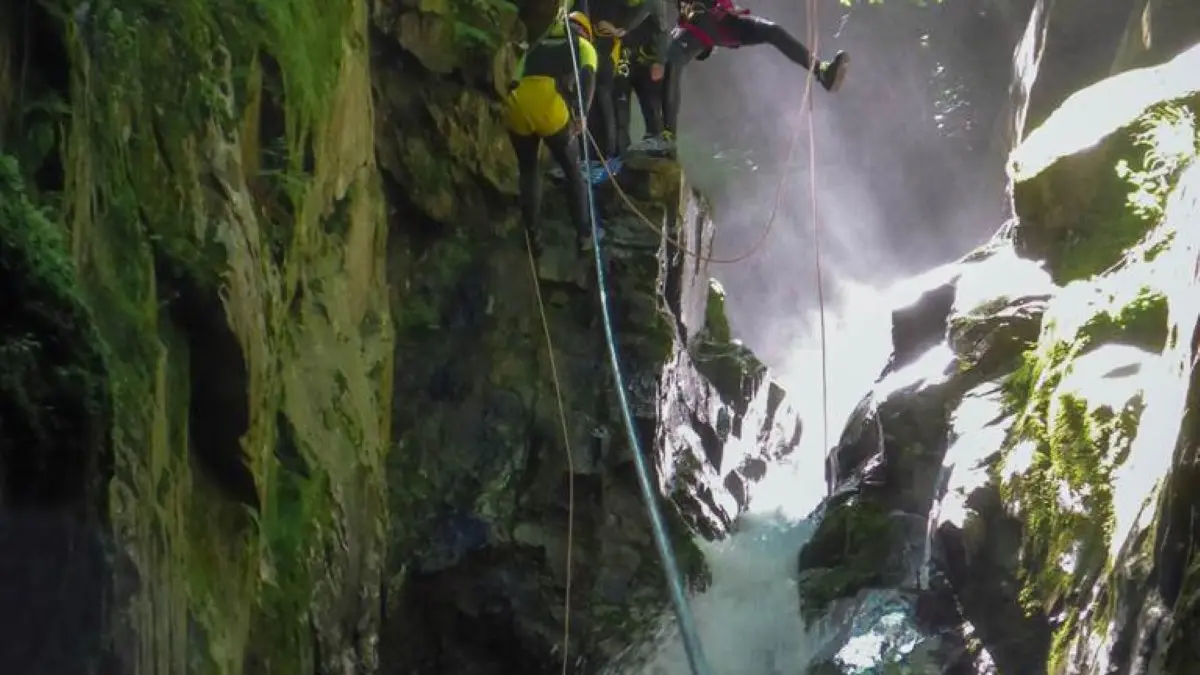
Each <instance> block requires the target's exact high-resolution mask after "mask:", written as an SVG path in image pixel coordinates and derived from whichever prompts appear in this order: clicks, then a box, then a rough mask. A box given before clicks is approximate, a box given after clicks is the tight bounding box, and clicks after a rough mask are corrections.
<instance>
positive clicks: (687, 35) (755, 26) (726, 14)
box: [661, 0, 850, 155]
mask: <svg viewBox="0 0 1200 675" xmlns="http://www.w3.org/2000/svg"><path fill="white" fill-rule="evenodd" d="M762 44H769V45H771V46H772V47H774V48H775V49H776V50H778V51H779V52H780V53H781V54H783V55H784V56H786V57H787V58H788V59H789V60H791V61H792V63H795V64H796V65H798V66H800V67H801V68H803V69H804V70H805V71H806V75H805V76H806V77H807V72H809V71H811V72H812V73H813V75H814V76H815V79H816V80H817V82H819V83H820V84H821V86H822V87H824V88H825V90H826V91H829V92H836V91H837V90H838V88H839V87H840V86H841V84H842V79H843V78H844V77H845V76H846V67H847V65H849V63H850V57H849V56H847V55H846V53H845V52H838V53H837V54H836V55H834V57H833V59H832V60H831V61H821V60H819V59H817V58H815V57H814V56H813V55H812V54H811V53H810V52H809V51H808V47H805V46H804V44H803V43H801V42H800V41H799V40H798V39H796V37H795V36H793V35H792V34H791V33H789V32H788V31H787V30H786V29H785V28H783V27H782V26H780V25H779V24H777V23H775V22H774V21H771V20H769V19H764V18H763V17H760V16H756V15H754V14H751V13H750V10H748V9H743V8H741V7H738V6H737V5H736V4H734V2H733V0H697V1H696V2H691V3H685V4H682V5H681V6H680V11H679V23H678V25H676V26H675V29H674V30H673V31H671V43H670V46H669V47H668V48H667V69H666V78H665V79H666V82H665V85H664V87H665V89H666V104H665V106H664V111H663V127H664V128H663V137H662V139H661V146H662V147H663V149H664V150H665V151H667V152H669V153H670V154H672V155H673V154H674V151H675V129H676V124H677V123H678V121H679V106H680V97H681V89H682V85H683V69H684V68H685V67H686V66H687V65H688V64H689V63H691V62H692V60H693V59H696V60H700V61H703V60H704V59H707V58H708V57H709V56H710V55H711V54H712V52H713V50H714V49H716V48H717V47H726V48H730V49H736V48H738V47H748V46H752V45H762Z"/></svg>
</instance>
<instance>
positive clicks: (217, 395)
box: [155, 255, 259, 510]
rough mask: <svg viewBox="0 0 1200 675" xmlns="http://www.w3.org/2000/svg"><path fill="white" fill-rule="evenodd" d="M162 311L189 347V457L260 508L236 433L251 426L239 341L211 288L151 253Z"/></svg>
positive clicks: (225, 490) (234, 495) (242, 499)
mask: <svg viewBox="0 0 1200 675" xmlns="http://www.w3.org/2000/svg"><path fill="white" fill-rule="evenodd" d="M155 272H156V274H157V276H158V281H159V286H160V288H161V289H163V291H164V296H165V297H169V298H171V300H170V301H169V302H168V303H167V314H168V316H169V317H170V320H171V322H172V323H174V324H175V325H176V326H177V327H178V328H179V329H180V331H181V332H182V334H183V336H184V338H185V340H186V342H187V352H188V355H187V356H188V373H189V392H188V446H189V452H190V456H191V458H192V459H193V460H194V462H195V463H196V465H197V466H199V467H200V468H201V469H202V471H203V473H204V474H206V475H207V476H208V477H209V478H211V479H212V480H213V482H215V483H216V485H217V486H218V487H219V488H220V490H221V491H222V492H223V493H224V494H226V495H227V496H228V497H229V498H230V499H233V500H236V501H238V502H240V503H242V504H246V505H248V506H250V507H252V508H254V509H255V510H257V509H258V508H259V499H258V490H257V487H256V484H255V481H254V475H253V474H252V473H251V472H250V469H249V467H247V465H246V458H245V455H244V453H243V452H242V445H241V438H242V436H243V435H244V434H245V433H246V431H247V429H248V428H249V426H250V407H249V400H248V397H249V387H248V375H247V372H246V360H245V357H244V356H243V354H242V347H241V344H240V343H239V342H238V339H237V336H236V335H234V333H233V330H232V329H231V328H230V327H229V323H228V321H227V319H226V317H225V307H224V304H223V302H222V301H221V297H220V294H219V293H218V292H217V290H216V289H204V288H202V287H200V286H199V285H198V284H196V282H195V280H194V279H192V278H191V277H190V276H189V275H186V274H182V273H179V272H178V271H176V270H175V269H173V266H172V265H171V264H170V263H169V262H168V261H166V260H165V259H164V256H161V255H160V256H156V259H155Z"/></svg>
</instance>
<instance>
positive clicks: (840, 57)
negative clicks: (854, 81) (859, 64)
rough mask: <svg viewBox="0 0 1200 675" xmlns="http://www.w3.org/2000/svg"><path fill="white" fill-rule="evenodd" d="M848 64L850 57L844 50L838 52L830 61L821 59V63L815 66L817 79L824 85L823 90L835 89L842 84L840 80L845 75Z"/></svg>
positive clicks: (830, 90) (833, 90)
mask: <svg viewBox="0 0 1200 675" xmlns="http://www.w3.org/2000/svg"><path fill="white" fill-rule="evenodd" d="M849 64H850V57H849V56H848V55H847V54H846V52H838V53H837V54H836V55H834V57H833V60H832V61H822V62H821V65H819V66H817V81H819V82H820V83H821V86H822V87H825V91H828V92H835V91H837V90H838V88H839V87H841V86H842V80H843V79H845V77H846V66H848V65H849Z"/></svg>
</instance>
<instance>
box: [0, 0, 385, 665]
mask: <svg viewBox="0 0 1200 675" xmlns="http://www.w3.org/2000/svg"><path fill="white" fill-rule="evenodd" d="M23 8H24V10H23V11H26V12H28V13H29V16H28V17H26V18H28V19H29V21H30V22H31V25H33V26H36V27H37V29H36V30H37V33H36V40H35V42H36V45H37V47H36V52H37V53H38V54H41V55H43V56H44V57H45V58H40V59H37V60H35V61H31V62H30V63H29V64H26V65H28V66H29V67H30V68H31V69H35V70H36V69H39V68H41V69H45V70H46V72H40V73H38V74H37V75H38V78H37V79H38V80H39V81H43V82H59V83H61V87H62V91H57V92H56V94H57V95H58V96H59V97H60V100H69V101H71V102H72V104H73V105H72V107H71V108H70V109H69V111H67V110H61V111H58V113H57V114H58V115H59V116H58V117H56V118H55V123H56V128H59V129H61V130H62V133H61V134H60V135H58V136H56V146H55V147H54V152H53V153H51V156H52V157H54V158H56V160H60V161H47V162H45V163H44V164H45V166H43V167H42V168H41V169H39V170H36V171H35V170H34V169H35V168H34V167H29V168H28V170H27V171H26V173H28V174H30V175H31V176H32V177H33V179H34V180H36V181H37V187H38V190H36V191H34V190H30V193H31V195H32V194H34V193H35V192H36V196H37V198H38V199H39V201H40V202H41V203H45V204H56V205H58V208H57V209H56V212H55V213H54V219H55V220H61V222H60V223H56V224H55V226H54V227H55V228H56V229H58V230H59V231H61V232H63V233H66V234H67V235H68V236H67V239H68V242H67V243H66V244H65V247H64V253H63V255H65V256H66V258H65V259H68V260H70V259H73V263H74V265H75V268H76V269H77V271H78V277H79V287H78V291H77V298H78V300H79V302H80V303H81V306H83V307H86V308H87V313H86V314H85V313H78V314H72V315H65V317H66V318H64V319H63V320H62V322H61V324H62V325H63V326H67V325H74V326H75V327H76V330H77V331H83V330H85V328H86V327H87V326H89V325H92V324H93V322H94V326H95V340H92V341H91V342H89V341H88V340H87V339H86V337H87V336H86V335H83V334H80V335H78V336H77V340H76V342H77V344H73V345H72V348H73V349H75V350H77V353H79V354H85V353H86V352H87V350H88V349H89V345H91V344H96V345H99V344H103V349H102V351H101V352H98V353H103V354H104V355H105V357H106V358H105V360H104V363H105V365H106V368H107V378H106V380H107V381H106V382H105V383H102V384H101V385H100V386H101V387H102V388H105V387H106V388H105V389H104V391H105V393H106V395H107V394H111V415H110V419H109V421H108V422H106V423H105V424H106V426H105V430H104V431H103V432H100V433H101V434H102V436H103V440H104V441H105V442H106V443H109V444H111V447H112V458H111V469H105V470H104V471H98V470H97V471H93V472H92V474H91V477H90V479H91V480H95V481H97V482H98V483H99V484H100V485H98V486H97V488H96V490H95V491H96V492H97V493H98V494H99V495H102V497H103V498H104V501H105V503H106V504H107V508H106V513H105V514H104V516H105V517H106V518H107V520H108V521H109V523H110V524H111V528H112V531H113V537H114V539H115V541H116V544H117V546H118V547H119V548H120V549H121V552H122V553H123V554H124V555H126V556H127V557H128V558H129V559H130V560H131V561H132V563H133V565H134V566H135V569H136V577H137V579H138V582H139V583H138V584H136V586H135V588H133V589H131V594H132V597H122V598H120V599H119V600H118V601H116V602H115V603H114V606H113V607H112V611H113V613H114V616H115V617H116V618H117V619H118V625H119V626H121V627H122V630H117V631H114V635H112V636H111V639H112V641H113V643H114V646H113V649H114V652H116V654H117V660H118V661H119V663H114V664H112V667H113V668H116V669H117V670H120V671H121V672H141V673H151V672H153V673H158V672H181V671H183V670H187V671H189V672H196V673H212V674H224V673H234V672H242V671H243V670H255V669H260V670H269V671H272V672H306V671H312V670H314V669H331V668H333V665H331V664H332V663H333V661H335V660H340V659H342V658H343V655H345V654H354V655H355V657H356V658H358V659H360V660H361V662H363V663H370V662H372V661H373V660H374V656H373V651H374V646H373V638H372V634H373V633H374V632H375V627H374V623H375V621H376V619H375V616H377V609H371V608H374V607H376V606H377V604H378V603H377V602H374V603H373V602H371V601H370V600H365V601H364V599H367V598H372V597H377V596H378V593H379V589H378V583H377V581H375V580H376V579H377V578H378V576H379V574H378V570H377V567H378V562H377V561H378V560H379V559H380V558H381V556H382V543H383V541H382V536H381V532H382V529H383V525H382V524H383V523H384V522H386V518H387V514H386V511H385V510H384V508H383V503H382V499H381V495H382V488H383V484H382V472H381V471H380V470H379V467H380V464H381V459H382V454H383V451H384V449H385V448H386V445H387V443H386V436H387V433H388V431H387V429H388V424H387V419H386V414H387V408H388V407H389V405H388V403H390V402H389V401H387V396H388V393H387V392H388V390H389V389H390V384H389V380H390V376H391V374H390V357H391V347H390V340H391V328H390V323H389V321H388V319H387V312H386V290H385V286H384V279H383V275H382V271H383V266H382V252H383V251H382V245H381V244H382V241H383V239H382V237H378V236H377V235H378V233H379V232H380V231H381V229H380V228H379V226H380V225H381V224H382V221H381V218H380V216H381V213H382V203H381V201H380V199H379V196H378V177H377V175H376V174H375V173H374V169H373V161H374V148H373V137H372V130H371V128H370V127H371V124H370V122H371V114H370V82H369V79H368V71H367V68H366V52H365V47H366V36H365V34H364V32H363V29H364V28H365V24H366V22H365V16H366V14H365V12H366V8H365V6H364V4H363V3H361V2H349V3H346V2H319V3H311V2H292V1H290V0H285V1H284V2H257V1H255V2H249V3H236V2H225V1H223V0H216V1H212V2H199V1H189V2H179V3H170V2H159V1H158V0H136V1H133V2H111V1H104V0H102V1H100V2H92V3H87V4H86V5H81V6H79V7H74V6H72V7H70V8H66V7H62V6H59V3H50V2H46V3H26V5H23ZM14 16H19V13H18V14H15V15H14ZM12 18H13V16H9V15H8V14H5V16H3V17H0V20H3V21H4V23H5V25H6V26H7V25H22V21H23V20H24V19H19V18H18V19H15V20H14V21H8V19H12ZM7 47H8V45H7V44H4V45H3V47H2V48H3V49H5V51H6V53H7ZM51 69H53V72H50V70H51ZM57 69H61V71H59V70H57ZM5 72H7V71H5ZM0 79H3V77H2V76H0ZM31 91H33V90H31ZM38 95H39V96H40V95H42V94H41V93H39V94H38ZM66 112H69V113H70V114H69V115H66V114H65V113H66ZM27 121H28V120H24V122H27ZM46 166H57V168H58V169H60V170H61V175H60V176H58V179H57V180H55V179H54V176H53V173H54V172H53V171H49V170H48V169H46V168H45V167H46ZM5 203H6V204H7V203H8V200H7V199H6V200H5ZM30 278H31V279H32V278H33V277H30ZM89 314H90V317H94V320H93V319H90V318H89V316H88V315H89ZM14 372H15V371H14ZM44 372H50V371H44ZM99 372H101V373H103V372H104V371H99ZM105 405H106V404H105ZM63 409H64V410H65V409H66V408H63ZM105 414H107V413H105ZM62 428H63V429H65V428H66V426H65V424H64V425H62ZM79 447H80V448H83V447H84V446H82V445H80V446H79ZM110 479H111V480H110ZM360 603H362V604H360ZM364 607H366V608H368V609H364ZM350 625H355V626H358V628H357V629H356V630H355V631H348V630H346V629H345V627H346V626H350Z"/></svg>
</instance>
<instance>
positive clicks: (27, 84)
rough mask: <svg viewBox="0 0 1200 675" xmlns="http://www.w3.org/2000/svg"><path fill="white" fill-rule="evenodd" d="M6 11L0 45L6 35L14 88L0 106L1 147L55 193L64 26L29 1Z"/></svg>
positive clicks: (59, 173) (65, 64) (65, 74)
mask: <svg viewBox="0 0 1200 675" xmlns="http://www.w3.org/2000/svg"><path fill="white" fill-rule="evenodd" d="M7 14H8V17H7V18H8V19H14V20H15V21H14V22H13V24H11V25H10V26H8V27H5V28H0V48H3V47H2V45H3V41H4V40H5V39H7V41H9V55H8V61H9V64H10V65H9V66H8V68H9V69H10V70H9V76H10V77H11V78H12V79H11V85H12V86H13V87H14V88H15V91H14V92H12V98H11V100H10V101H8V104H9V105H10V106H11V110H5V111H0V146H3V147H5V148H9V147H11V148H12V150H11V152H13V154H15V155H17V158H18V160H19V161H20V162H21V165H22V168H23V169H24V170H25V172H26V174H27V175H28V176H29V177H30V179H31V181H32V184H33V187H35V188H36V189H37V190H38V191H40V192H60V191H62V189H63V186H64V183H65V176H66V172H65V169H64V167H63V163H62V156H61V153H60V152H59V149H60V146H61V144H62V141H63V139H62V137H61V134H62V130H63V128H64V126H63V125H62V124H61V122H62V121H63V119H64V117H65V114H66V110H68V109H69V103H70V75H71V61H70V58H69V57H68V55H67V50H66V47H65V45H64V44H63V41H62V35H63V28H62V26H61V25H60V23H59V21H58V19H56V18H55V17H53V16H52V15H51V14H50V13H49V12H47V11H46V10H45V8H44V7H43V6H42V4H41V3H39V2H35V1H34V0H24V1H23V2H21V6H20V9H16V8H13V9H10V10H8V12H7ZM2 61H4V58H3V57H0V62H2Z"/></svg>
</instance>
